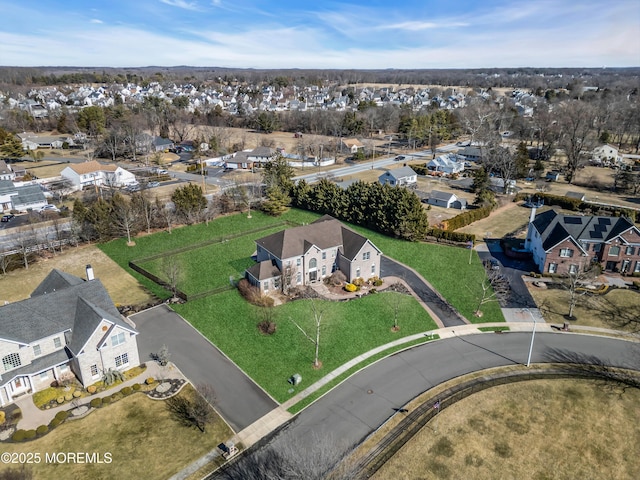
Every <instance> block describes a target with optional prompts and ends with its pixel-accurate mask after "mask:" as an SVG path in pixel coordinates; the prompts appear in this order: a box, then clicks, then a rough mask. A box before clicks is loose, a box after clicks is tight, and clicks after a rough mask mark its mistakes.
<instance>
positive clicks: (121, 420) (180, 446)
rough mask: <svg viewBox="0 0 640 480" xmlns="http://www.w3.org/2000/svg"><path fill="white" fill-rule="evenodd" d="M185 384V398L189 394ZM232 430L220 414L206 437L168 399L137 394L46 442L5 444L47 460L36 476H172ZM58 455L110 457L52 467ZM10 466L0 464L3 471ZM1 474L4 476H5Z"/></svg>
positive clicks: (51, 435)
mask: <svg viewBox="0 0 640 480" xmlns="http://www.w3.org/2000/svg"><path fill="white" fill-rule="evenodd" d="M192 393H193V390H192V387H190V386H186V387H185V389H184V390H183V392H181V393H180V395H185V394H186V395H190V394H192ZM231 435H232V432H231V430H230V429H229V427H228V426H227V424H226V423H224V421H222V420H221V419H220V418H219V417H218V416H217V415H216V417H215V421H214V422H213V423H212V424H211V425H209V426H207V428H206V432H205V433H200V431H199V430H197V429H194V428H189V427H186V426H183V425H181V424H180V423H178V422H177V421H176V420H175V419H174V418H172V417H171V415H170V414H169V412H168V411H167V409H166V406H165V402H164V401H158V400H150V399H149V398H147V397H146V396H145V395H143V394H141V393H137V394H134V395H131V396H130V397H127V398H124V399H122V400H120V401H118V402H116V403H114V404H112V405H109V406H107V407H103V408H100V409H98V410H96V411H94V412H92V413H90V414H89V415H88V416H87V417H85V418H83V419H81V420H76V421H67V422H65V423H63V424H62V425H60V426H59V427H58V428H56V429H55V430H54V431H52V432H50V433H48V434H47V435H45V436H44V437H42V438H39V439H37V440H33V441H30V442H25V443H3V444H2V449H3V451H4V452H25V453H26V452H32V453H39V454H40V456H41V458H42V459H43V461H42V462H41V463H38V464H33V465H27V467H28V469H32V471H33V478H34V479H41V478H60V479H62V478H91V479H95V480H102V479H104V480H111V479H114V478H118V479H123V480H126V479H131V480H134V479H140V478H169V477H170V476H171V475H173V474H175V473H176V472H178V471H179V470H180V469H182V468H184V466H185V465H186V464H188V463H190V462H192V461H195V460H196V459H198V458H199V457H201V456H202V455H204V454H205V453H207V452H209V451H210V450H212V449H214V448H215V447H216V446H217V445H218V444H219V443H220V442H223V441H226V440H228V439H229V438H231ZM55 452H86V453H88V454H91V453H97V454H99V455H100V456H101V457H102V456H103V455H104V454H105V453H110V454H111V458H112V462H111V463H108V464H107V463H103V464H89V463H84V464H83V463H74V462H68V463H66V464H52V463H49V464H47V463H46V462H45V461H44V458H45V454H47V453H49V454H51V453H55ZM9 466H10V465H7V464H2V465H0V472H2V471H4V470H6V469H7V467H9ZM0 475H1V473H0Z"/></svg>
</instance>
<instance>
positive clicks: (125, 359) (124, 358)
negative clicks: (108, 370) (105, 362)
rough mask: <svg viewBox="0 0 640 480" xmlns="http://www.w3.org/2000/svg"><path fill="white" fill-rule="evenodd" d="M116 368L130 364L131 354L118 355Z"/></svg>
mask: <svg viewBox="0 0 640 480" xmlns="http://www.w3.org/2000/svg"><path fill="white" fill-rule="evenodd" d="M115 360H116V368H119V367H123V366H125V365H129V354H128V353H123V354H122V355H118V356H117V357H116V358H115Z"/></svg>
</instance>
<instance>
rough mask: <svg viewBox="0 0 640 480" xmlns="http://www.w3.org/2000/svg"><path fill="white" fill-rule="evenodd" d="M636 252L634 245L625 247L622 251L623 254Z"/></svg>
mask: <svg viewBox="0 0 640 480" xmlns="http://www.w3.org/2000/svg"><path fill="white" fill-rule="evenodd" d="M635 253H636V249H635V248H634V247H627V248H626V250H625V251H624V254H625V255H633V254H635Z"/></svg>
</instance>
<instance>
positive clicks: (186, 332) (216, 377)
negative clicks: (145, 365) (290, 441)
mask: <svg viewBox="0 0 640 480" xmlns="http://www.w3.org/2000/svg"><path fill="white" fill-rule="evenodd" d="M131 320H133V322H134V323H135V325H136V328H137V330H138V331H139V332H140V335H138V350H139V352H140V360H141V361H143V362H145V361H149V360H150V358H151V357H150V355H151V353H155V352H157V351H158V350H159V349H160V347H162V345H163V344H165V345H167V347H168V348H169V353H170V354H171V358H170V360H171V362H173V363H174V364H175V365H176V366H177V367H178V368H179V369H180V370H181V371H182V373H183V374H184V375H185V376H186V377H187V378H188V379H189V380H190V381H191V382H192V383H193V384H194V385H198V384H201V383H204V384H210V385H211V386H212V387H213V388H214V390H215V392H216V398H217V402H216V409H217V410H218V412H219V413H220V415H222V417H223V418H224V419H225V420H226V421H227V423H228V424H229V425H230V426H231V428H233V430H234V431H236V432H239V431H240V430H242V429H244V428H245V427H247V426H249V425H251V424H252V423H253V422H254V421H256V420H257V419H259V418H261V417H262V416H264V415H266V414H267V413H269V412H270V411H271V410H273V409H274V408H276V407H277V406H278V404H277V403H276V402H275V401H274V400H273V399H272V398H271V397H269V395H267V394H266V393H265V392H264V391H263V390H262V389H261V388H260V387H259V386H258V385H257V384H256V383H255V382H254V381H253V380H251V379H250V378H249V377H248V376H247V375H245V374H244V373H243V372H242V371H241V370H240V369H239V368H238V367H237V366H236V365H235V364H234V363H233V362H231V360H229V359H228V358H227V357H225V356H224V355H223V354H222V353H221V352H220V350H218V349H217V348H216V347H215V346H213V345H212V344H211V343H210V342H209V341H208V340H207V339H206V338H204V337H203V336H202V335H201V334H200V333H199V332H198V331H197V330H195V329H194V328H193V327H192V326H191V325H190V324H189V323H188V322H186V321H185V320H183V319H182V317H180V316H179V315H178V314H176V313H175V312H174V311H173V310H171V309H170V308H169V307H167V306H166V305H160V306H158V307H155V308H151V309H149V310H145V311H144V312H140V313H138V314H135V315H132V316H131Z"/></svg>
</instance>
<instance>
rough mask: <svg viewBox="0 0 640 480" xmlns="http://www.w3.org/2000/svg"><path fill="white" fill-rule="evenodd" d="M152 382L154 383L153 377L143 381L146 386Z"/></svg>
mask: <svg viewBox="0 0 640 480" xmlns="http://www.w3.org/2000/svg"><path fill="white" fill-rule="evenodd" d="M153 382H155V379H154V378H153V377H149V378H147V379H146V380H145V381H144V383H146V384H147V385H151V384H152V383H153Z"/></svg>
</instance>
